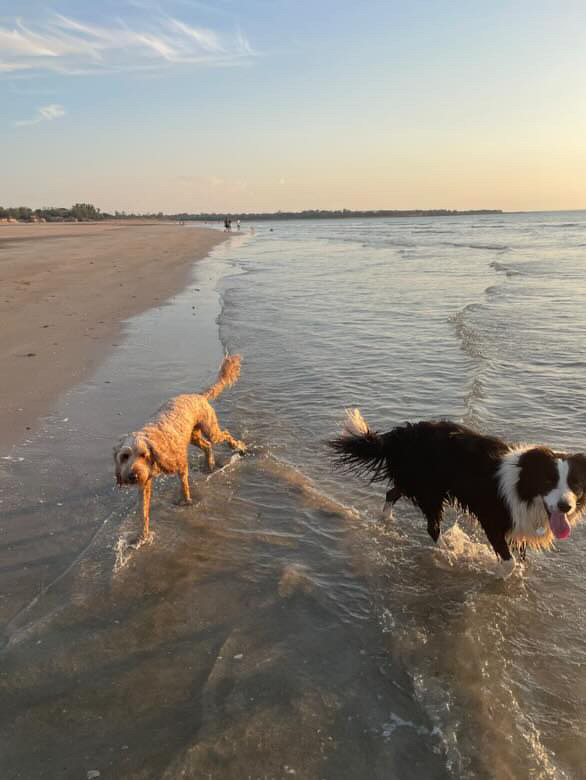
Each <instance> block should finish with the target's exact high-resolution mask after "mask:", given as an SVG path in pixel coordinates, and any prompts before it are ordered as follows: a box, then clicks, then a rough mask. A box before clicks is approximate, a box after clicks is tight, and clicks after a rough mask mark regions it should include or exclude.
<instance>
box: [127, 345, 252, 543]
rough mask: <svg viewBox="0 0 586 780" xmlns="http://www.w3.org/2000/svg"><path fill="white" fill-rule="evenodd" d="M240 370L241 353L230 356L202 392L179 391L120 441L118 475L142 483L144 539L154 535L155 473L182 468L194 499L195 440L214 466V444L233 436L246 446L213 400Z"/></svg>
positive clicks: (185, 496) (184, 485) (235, 445)
mask: <svg viewBox="0 0 586 780" xmlns="http://www.w3.org/2000/svg"><path fill="white" fill-rule="evenodd" d="M239 376H240V356H239V355H231V356H228V357H226V358H224V361H223V363H222V365H221V367H220V372H219V374H218V379H217V381H216V383H215V384H213V385H212V386H211V387H210V388H209V389H208V390H206V391H205V392H203V393H201V394H198V395H178V396H176V397H175V398H171V399H169V400H168V401H167V402H166V403H164V404H163V406H161V408H160V409H159V410H158V412H157V413H156V414H155V415H154V417H152V418H151V419H150V420H149V421H148V422H147V423H146V425H145V426H144V427H143V428H142V429H141V430H140V431H134V432H133V433H128V434H126V436H123V437H122V438H121V439H120V441H119V442H118V444H117V445H116V446H115V447H114V463H115V467H116V481H117V483H118V486H119V487H122V485H137V486H138V488H139V490H140V504H141V509H142V519H143V532H142V536H141V537H139V539H138V541H140V542H142V541H146V540H147V539H148V538H149V510H150V503H151V493H152V480H153V477H156V476H158V475H159V474H161V473H162V474H177V475H178V476H179V480H180V482H181V491H182V503H185V504H190V503H191V495H190V492H189V480H188V463H187V453H188V448H189V445H190V444H195V445H196V446H197V447H199V448H200V449H202V450H203V451H204V452H205V455H206V459H207V464H208V468H209V469H210V470H212V469H213V468H214V452H213V449H212V444H217V443H220V442H224V441H225V442H227V443H228V444H229V445H230V447H232V449H235V450H240V451H241V452H245V451H246V445H245V444H244V442H242V441H238V440H237V439H234V438H233V437H232V436H231V435H230V434H229V433H228V431H223V430H221V428H220V426H219V424H218V418H217V417H216V413H215V411H214V409H213V407H212V406H211V404H210V403H209V402H210V401H213V400H214V399H215V398H217V397H218V396H219V395H220V393H221V392H222V390H224V389H225V388H226V387H230V385H233V384H234V382H236V380H237V379H238V377H239Z"/></svg>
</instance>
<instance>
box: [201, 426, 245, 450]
mask: <svg viewBox="0 0 586 780" xmlns="http://www.w3.org/2000/svg"><path fill="white" fill-rule="evenodd" d="M201 428H202V431H203V433H204V434H205V436H207V438H208V439H209V440H210V441H212V442H214V444H221V442H224V441H225V442H226V444H228V445H229V446H230V447H232V449H233V450H240V452H246V444H245V443H244V442H243V441H239V440H238V439H235V438H234V437H233V436H232V434H231V433H230V432H229V431H223V430H222V429H221V428H220V426H219V425H218V421H217V419H214V420H209V421H208V422H207V424H205V425H202V426H201Z"/></svg>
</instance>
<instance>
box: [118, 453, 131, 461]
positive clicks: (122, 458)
mask: <svg viewBox="0 0 586 780" xmlns="http://www.w3.org/2000/svg"><path fill="white" fill-rule="evenodd" d="M129 457H130V455H129V454H128V453H127V452H125V453H124V454H122V455H121V456H120V462H121V463H126V461H127V460H128V458H129Z"/></svg>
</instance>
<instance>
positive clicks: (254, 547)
mask: <svg viewBox="0 0 586 780" xmlns="http://www.w3.org/2000/svg"><path fill="white" fill-rule="evenodd" d="M271 227H272V228H273V229H272V230H270V228H271ZM585 246H586V214H583V213H570V214H559V213H558V214H532V215H493V216H485V217H465V218H441V219H438V218H436V219H433V218H425V219H411V220H410V219H400V220H347V221H321V222H299V223H292V222H289V223H282V224H281V223H276V224H272V225H270V226H269V225H258V226H257V231H256V234H255V235H254V236H248V237H244V238H234V239H233V240H232V241H231V242H230V243H229V244H228V245H225V246H222V247H219V248H218V249H216V250H214V252H213V253H212V255H211V257H210V258H208V259H207V260H205V261H202V262H201V263H198V264H196V266H195V268H194V277H193V282H192V284H191V285H190V287H189V288H188V289H187V290H186V291H185V292H184V293H182V294H181V295H179V296H177V297H176V298H175V299H173V300H172V301H170V302H169V303H168V304H167V305H165V306H162V307H160V308H158V309H156V310H154V311H152V312H148V313H146V314H144V315H141V316H140V317H138V318H135V319H133V320H131V321H130V322H129V323H128V328H127V334H126V337H125V339H124V341H122V342H121V343H120V345H119V346H118V347H116V350H115V352H114V354H113V356H112V357H111V358H110V359H109V360H108V361H107V362H106V363H105V364H104V365H103V366H102V367H101V368H100V370H99V371H98V372H97V374H96V375H95V376H94V377H93V379H92V380H91V381H90V382H88V383H86V384H84V385H83V386H81V387H79V388H76V389H75V390H73V391H71V392H70V393H68V394H67V396H66V397H64V398H63V399H62V400H61V402H60V404H59V405H58V407H57V408H56V409H55V413H54V414H53V415H52V416H51V418H49V419H47V421H46V424H45V426H44V430H43V432H42V433H41V434H40V435H39V436H38V437H35V439H34V440H31V441H30V442H28V443H26V444H25V445H24V446H23V447H20V448H18V449H16V450H15V451H13V452H12V453H7V454H6V455H5V456H4V459H2V460H0V501H2V503H1V504H0V509H1V510H3V511H2V521H1V523H0V530H1V535H0V544H1V547H0V556H1V557H0V590H1V593H2V598H1V599H0V616H1V617H2V619H3V624H4V631H3V633H2V635H1V636H2V637H3V649H2V651H1V654H0V685H1V686H2V689H3V690H2V698H3V701H5V702H6V705H5V706H4V707H3V708H2V713H1V714H0V745H1V746H2V747H1V749H0V768H1V770H2V771H1V775H2V776H3V777H4V776H7V777H23V778H29V777H31V778H32V777H56V776H63V777H80V776H81V777H83V776H85V775H84V773H87V772H88V771H91V770H93V769H96V770H99V771H100V772H101V773H102V777H121V776H123V777H141V778H142V777H149V778H150V777H153V778H159V777H168V778H174V777H178V776H186V777H222V778H225V777H234V778H241V777H286V776H289V775H296V776H297V777H307V778H313V777H316V778H318V777H332V778H334V777H336V778H339V777H348V778H354V777H376V778H379V777H380V778H388V777H416V778H430V777H434V778H435V777H438V778H440V777H450V776H451V777H462V778H468V777H469V778H472V777H499V778H502V777H504V778H506V777H511V778H518V777H537V778H566V777H567V778H573V777H581V776H583V769H582V766H583V757H584V755H585V754H586V738H585V735H584V731H583V726H582V724H583V722H584V716H585V715H586V711H585V710H586V707H585V704H584V702H585V701H586V696H585V694H586V683H585V678H584V674H583V668H584V667H583V665H584V662H585V661H586V643H585V642H584V635H585V630H584V629H585V627H586V626H585V622H586V618H585V613H584V609H583V604H584V601H585V598H584V597H585V596H586V592H585V591H586V588H585V586H584V584H583V578H582V577H581V570H582V562H583V560H584V544H585V536H584V535H585V533H586V532H585V531H584V529H583V528H578V529H577V530H576V531H575V532H574V534H573V536H572V538H571V539H570V540H569V541H567V542H565V543H560V544H559V547H558V549H556V550H555V551H553V552H551V553H548V554H547V555H543V556H542V555H536V554H532V555H530V556H529V559H528V562H527V565H526V566H525V567H523V568H522V569H521V570H518V571H517V572H516V573H515V574H514V576H513V577H512V578H511V579H510V580H509V581H507V582H505V583H503V582H501V581H499V580H497V579H496V578H495V576H494V571H495V559H494V556H493V554H492V552H491V550H490V549H489V547H488V546H487V544H486V543H485V539H484V537H483V536H482V534H481V533H479V532H478V530H477V529H476V528H475V527H474V525H473V524H471V523H470V522H469V521H468V520H467V519H466V518H462V517H458V516H457V514H456V513H454V512H452V513H451V514H450V515H449V519H448V521H447V522H446V523H445V529H444V535H443V538H442V541H441V543H440V545H439V546H438V547H437V548H434V547H433V546H432V545H431V543H430V541H429V539H428V537H427V535H426V532H425V523H424V522H423V521H422V519H421V517H420V516H419V515H418V513H417V511H415V510H414V509H412V508H410V507H409V506H407V505H405V504H401V503H400V504H398V505H397V507H396V511H395V521H394V522H393V523H392V524H391V525H390V526H388V527H384V526H382V525H380V524H379V522H378V516H379V513H380V509H381V506H382V501H383V498H384V489H383V488H381V487H378V488H371V487H369V486H368V485H366V484H365V483H363V482H361V481H360V480H358V479H356V478H348V477H347V476H344V475H340V474H337V473H335V472H334V471H333V470H332V467H331V463H330V461H329V459H328V456H327V453H326V450H325V447H324V442H325V440H326V439H327V438H328V437H331V436H332V434H333V433H335V432H337V431H338V430H339V426H340V421H341V419H342V417H343V410H344V408H345V407H348V406H356V405H357V406H359V407H360V408H361V410H362V412H363V414H364V416H365V417H366V419H367V420H368V421H369V422H371V423H372V424H373V426H374V427H378V428H381V429H385V428H389V427H391V426H392V425H394V424H397V423H398V422H401V421H404V420H407V419H420V418H437V417H451V418H453V419H457V420H461V421H464V422H466V423H468V424H473V425H475V426H476V427H478V428H479V429H481V430H483V431H486V432H491V433H496V434H500V435H503V436H506V437H507V438H509V439H519V440H528V441H545V442H547V443H549V444H551V445H554V446H556V447H560V448H564V449H567V450H578V449H580V450H583V449H585V444H586V442H585V440H584V435H583V430H584V422H585V421H586V420H585V417H586V405H585V403H584V401H585V393H584V389H583V377H584V368H585V367H586V355H585V352H584V342H583V338H582V332H583V329H584V325H585V321H584V315H583V312H582V310H583V295H582V290H581V287H582V265H583V257H584V251H585V249H584V247H585ZM194 307H195V308H194ZM224 347H226V348H228V349H229V350H230V351H232V352H240V353H241V354H242V355H243V359H244V364H243V373H242V377H241V380H240V381H239V383H238V384H237V385H236V386H235V387H234V388H232V389H231V390H230V391H228V392H227V393H226V394H225V395H224V396H222V398H221V399H220V400H219V402H217V404H216V406H217V409H218V413H219V416H220V419H221V421H222V423H223V424H224V425H225V426H226V427H228V428H229V429H230V430H231V432H232V433H233V434H234V435H236V436H237V437H239V438H245V439H246V440H247V441H248V442H250V443H251V445H252V450H253V453H252V454H251V455H250V456H247V457H245V458H235V459H231V458H230V453H229V452H221V453H220V456H221V457H220V460H221V462H222V463H224V464H225V468H223V469H221V470H219V471H218V472H216V473H215V474H213V475H212V476H211V478H210V477H209V475H207V474H206V473H205V471H204V469H203V463H202V459H201V458H200V457H199V456H198V453H197V452H193V453H192V459H191V462H192V476H191V479H192V485H193V492H194V496H195V499H196V501H195V504H194V506H193V507H177V506H175V505H174V504H173V499H174V497H175V495H176V493H177V486H176V482H175V480H174V479H171V478H169V479H161V480H159V484H158V489H157V491H156V494H155V500H154V504H153V519H154V526H155V541H154V543H153V544H152V545H149V546H144V547H142V548H141V549H140V550H139V551H138V552H136V553H133V554H132V555H130V556H128V557H126V554H125V553H124V544H123V540H124V539H125V538H126V537H127V536H128V535H130V533H131V532H132V531H133V530H134V529H135V527H136V523H137V520H136V515H135V501H136V497H135V495H133V493H132V492H131V491H128V492H120V491H117V490H116V489H115V488H114V485H113V479H112V467H111V446H112V444H113V442H114V441H115V440H116V438H117V436H118V435H119V434H122V433H124V432H126V431H127V430H132V429H135V428H137V427H139V426H140V425H141V423H142V422H143V421H144V419H145V417H146V416H148V415H149V414H150V413H151V412H152V411H153V410H154V409H155V408H156V407H157V405H158V404H159V403H160V402H161V401H162V400H164V399H165V398H166V397H168V396H170V395H173V394H176V393H179V392H185V391H190V390H197V389H200V388H202V387H204V386H205V385H206V383H207V382H209V380H210V379H212V377H213V375H214V372H215V370H216V367H217V365H218V364H219V362H220V360H221V356H222V352H223V349H224ZM121 542H122V544H121ZM121 550H122V553H121Z"/></svg>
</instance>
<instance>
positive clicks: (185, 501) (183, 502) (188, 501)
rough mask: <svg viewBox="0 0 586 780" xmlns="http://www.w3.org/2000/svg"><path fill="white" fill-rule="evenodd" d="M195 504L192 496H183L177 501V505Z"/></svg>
mask: <svg viewBox="0 0 586 780" xmlns="http://www.w3.org/2000/svg"><path fill="white" fill-rule="evenodd" d="M192 504H193V499H192V498H184V497H183V496H181V497H180V498H178V499H177V500H176V501H175V506H191V505H192Z"/></svg>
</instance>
